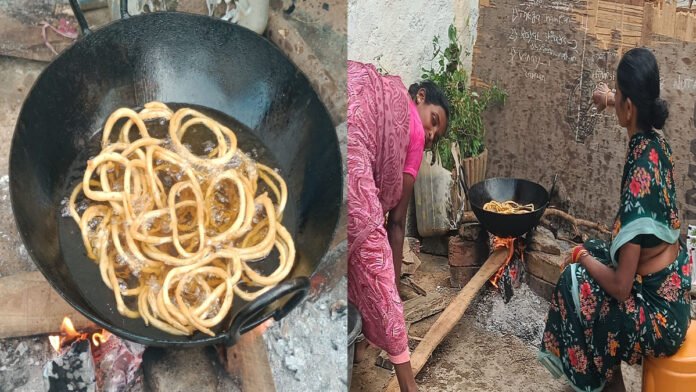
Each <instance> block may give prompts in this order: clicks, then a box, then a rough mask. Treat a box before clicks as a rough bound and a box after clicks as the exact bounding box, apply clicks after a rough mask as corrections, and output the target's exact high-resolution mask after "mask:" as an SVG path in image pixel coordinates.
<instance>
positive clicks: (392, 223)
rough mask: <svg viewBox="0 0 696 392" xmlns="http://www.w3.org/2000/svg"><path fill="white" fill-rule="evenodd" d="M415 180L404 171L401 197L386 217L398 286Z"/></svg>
mask: <svg viewBox="0 0 696 392" xmlns="http://www.w3.org/2000/svg"><path fill="white" fill-rule="evenodd" d="M415 182H416V180H415V179H414V178H413V176H411V175H410V174H406V173H404V185H403V189H402V191H401V199H400V200H399V204H397V205H396V207H394V208H393V209H392V210H391V211H389V218H388V219H387V236H388V237H389V245H390V246H391V249H392V256H393V260H394V278H395V279H396V280H395V282H396V284H397V286H398V284H399V280H400V278H401V261H402V259H403V256H404V255H403V253H404V235H405V233H406V211H407V210H408V203H409V201H410V200H411V194H412V193H413V184H414V183H415Z"/></svg>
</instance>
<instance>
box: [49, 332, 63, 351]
mask: <svg viewBox="0 0 696 392" xmlns="http://www.w3.org/2000/svg"><path fill="white" fill-rule="evenodd" d="M48 341H49V342H51V347H53V349H54V350H56V352H57V353H59V352H60V336H58V335H51V336H49V337H48Z"/></svg>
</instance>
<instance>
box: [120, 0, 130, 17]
mask: <svg viewBox="0 0 696 392" xmlns="http://www.w3.org/2000/svg"><path fill="white" fill-rule="evenodd" d="M128 18H130V14H129V13H128V0H121V19H128Z"/></svg>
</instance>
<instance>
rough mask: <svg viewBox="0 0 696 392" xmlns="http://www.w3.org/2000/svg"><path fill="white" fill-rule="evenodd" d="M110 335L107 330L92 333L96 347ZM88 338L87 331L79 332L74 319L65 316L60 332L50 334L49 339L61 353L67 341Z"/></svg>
mask: <svg viewBox="0 0 696 392" xmlns="http://www.w3.org/2000/svg"><path fill="white" fill-rule="evenodd" d="M110 336H111V334H110V333H109V332H107V331H105V330H101V331H100V332H95V333H93V334H92V339H91V341H92V344H94V346H95V347H98V346H99V345H100V344H102V343H104V342H106V341H107V340H109V337H110ZM87 338H88V335H87V334H86V333H79V332H77V331H76V330H75V326H74V325H73V323H72V320H70V318H68V317H65V318H63V322H62V323H61V325H60V334H58V335H51V336H49V337H48V341H49V342H50V343H51V347H53V349H54V350H56V352H57V353H60V349H61V348H62V347H63V346H64V345H66V342H67V343H70V342H72V341H74V340H76V339H87Z"/></svg>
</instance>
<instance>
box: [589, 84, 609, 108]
mask: <svg viewBox="0 0 696 392" xmlns="http://www.w3.org/2000/svg"><path fill="white" fill-rule="evenodd" d="M609 94H611V90H609V86H607V84H606V83H600V84H598V85H597V88H596V89H595V91H594V92H593V93H592V102H594V104H595V106H597V110H598V111H600V112H601V111H602V110H604V109H605V108H606V107H607V106H608V105H609V96H608V95H609Z"/></svg>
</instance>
